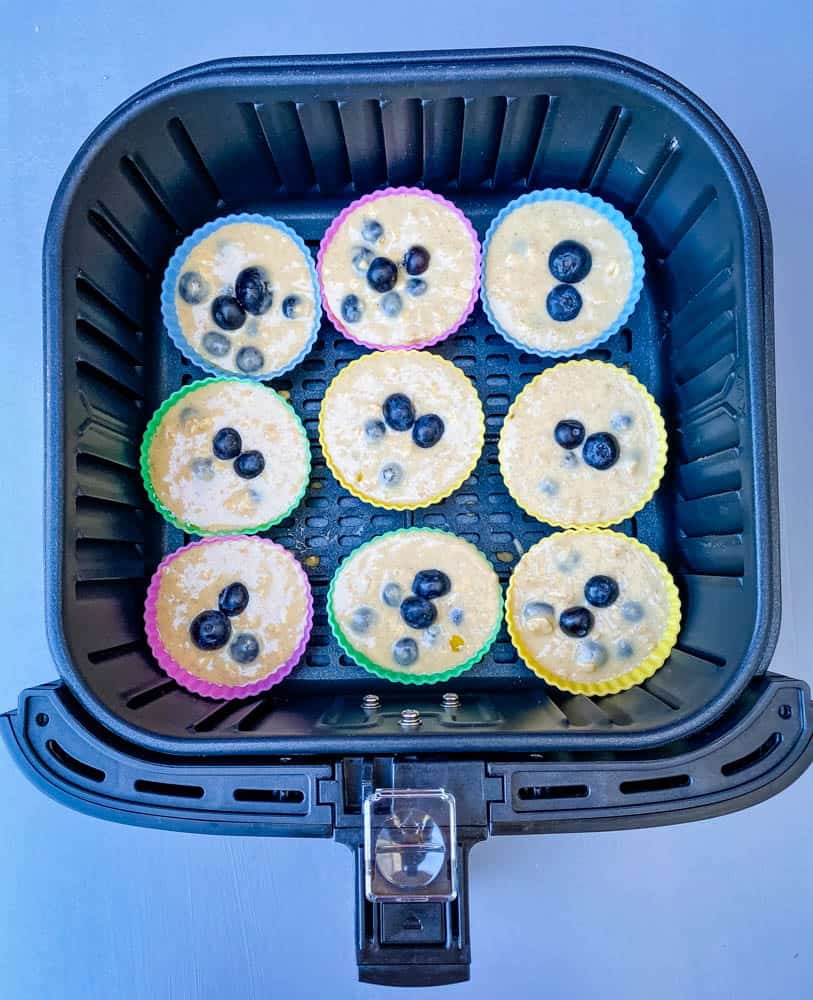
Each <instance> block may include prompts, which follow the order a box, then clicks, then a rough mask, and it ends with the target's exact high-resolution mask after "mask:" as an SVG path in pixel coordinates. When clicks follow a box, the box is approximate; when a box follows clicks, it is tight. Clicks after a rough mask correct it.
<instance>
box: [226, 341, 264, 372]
mask: <svg viewBox="0 0 813 1000" xmlns="http://www.w3.org/2000/svg"><path fill="white" fill-rule="evenodd" d="M234 360H235V361H236V362H237V367H238V368H239V369H240V371H241V372H245V373H246V374H247V375H250V374H253V373H254V372H258V371H259V370H260V369H261V368H262V367H263V365H264V364H265V358H264V357H263V352H262V351H260V350H258V349H257V348H256V347H241V348H240V350H239V351H238V352H237V357H236V358H235V359H234Z"/></svg>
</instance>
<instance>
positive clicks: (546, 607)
mask: <svg viewBox="0 0 813 1000" xmlns="http://www.w3.org/2000/svg"><path fill="white" fill-rule="evenodd" d="M618 593H619V591H618V584H617V582H616V581H615V580H614V579H613V578H612V577H611V576H604V575H602V574H598V575H596V576H591V577H590V579H589V580H588V581H587V583H585V585H584V599H585V601H586V602H587V603H588V604H589V605H590V606H591V607H594V608H609V607H610V605H611V604H615V602H616V601H617V600H618ZM522 614H523V617H524V618H525V619H526V621H529V622H532V621H533V620H534V619H540V618H545V619H547V620H548V621H549V622H551V623H552V622H553V620H554V618H555V612H554V609H553V605H551V604H548V603H546V602H545V601H528V602H527V603H526V604H525V607H524V608H523V609H522ZM621 616H622V617H623V618H624V620H625V621H628V622H631V623H634V622H639V621H641V619H642V618H643V617H644V609H643V606H642V605H641V604H639V603H638V601H625V602H624V604H622V605H621ZM594 624H595V616H594V615H593V612H592V611H591V610H590V608H586V607H584V606H583V605H576V606H575V607H572V608H565V610H564V611H562V612H561V614H560V615H559V628H560V629H561V630H562V632H564V634H565V635H567V636H570V637H571V638H572V639H585V640H586V641H585V642H582V643H580V644H579V648H578V650H577V653H576V662H577V663H578V664H579V665H580V666H591V667H600V666H603V665H604V664H605V663H606V662H607V657H608V653H607V648H606V646H604V645H603V644H602V643H600V642H596V641H595V640H594V639H587V636H588V635H589V634H590V632H591V630H592V628H593V626H594ZM615 653H616V655H617V656H618V657H619V658H621V659H628V658H629V657H630V656H632V653H633V647H632V643H631V642H629V641H628V640H627V639H619V640H618V642H617V643H616V645H615Z"/></svg>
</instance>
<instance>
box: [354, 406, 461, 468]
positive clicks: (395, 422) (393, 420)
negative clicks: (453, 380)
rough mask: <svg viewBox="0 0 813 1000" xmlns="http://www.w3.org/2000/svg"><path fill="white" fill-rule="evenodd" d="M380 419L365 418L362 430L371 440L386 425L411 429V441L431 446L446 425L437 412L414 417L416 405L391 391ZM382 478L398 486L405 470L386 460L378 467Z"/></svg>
mask: <svg viewBox="0 0 813 1000" xmlns="http://www.w3.org/2000/svg"><path fill="white" fill-rule="evenodd" d="M381 412H382V415H383V417H384V419H383V420H375V419H372V420H368V421H367V422H366V423H365V425H364V433H365V435H366V436H367V438H368V439H369V440H370V441H380V440H381V438H383V437H384V435H385V434H386V433H387V428H388V427H389V429H390V430H392V431H408V430H411V431H412V440H413V441H414V442H415V444H416V445H417V446H418V447H419V448H433V447H434V446H435V445H436V444H437V443H438V441H440V439H441V438H442V437H443V432H444V431H445V430H446V425H445V424H444V423H443V420H442V419H441V418H440V417H439V416H438V415H437V413H425V414H424V415H423V416H421V417H417V418H416V416H415V407H414V406H413V404H412V400H411V399H410V398H409V396H405V395H404V394H403V393H402V392H394V393H393V394H392V395H391V396H387V398H386V399H385V400H384V402H383V404H382V406H381ZM380 475H381V481H382V482H383V483H384V484H385V485H386V486H397V485H398V484H399V483H400V482H401V481H402V479H403V477H404V470H403V469H402V468H401V466H400V465H399V464H398V463H397V462H387V464H386V465H384V466H383V467H382V469H381V473H380Z"/></svg>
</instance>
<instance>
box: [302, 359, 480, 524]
mask: <svg viewBox="0 0 813 1000" xmlns="http://www.w3.org/2000/svg"><path fill="white" fill-rule="evenodd" d="M484 438H485V421H484V417H483V407H482V404H481V403H480V397H479V396H478V395H477V390H476V389H475V388H474V386H473V385H472V383H471V381H470V380H469V379H468V378H467V376H466V375H465V373H464V372H462V371H461V370H460V369H459V368H458V367H457V366H456V365H453V364H452V362H451V361H446V360H445V359H444V358H439V357H438V356H437V355H435V354H432V353H431V352H428V351H376V352H375V353H373V354H366V355H364V356H363V357H361V358H358V359H357V360H356V361H353V362H351V363H350V364H349V365H348V366H347V367H346V368H344V369H342V371H340V372H339V374H338V375H337V376H336V377H335V378H334V379H333V381H332V382H331V384H330V385H329V386H328V389H327V391H326V392H325V396H324V399H323V401H322V407H321V410H320V412H319V441H320V444H321V446H322V451H323V453H324V456H325V461H326V462H327V464H328V466H329V468H330V470H331V472H332V473H333V475H334V476H335V477H336V478H337V479H338V481H339V482H340V483H341V484H342V486H344V487H345V489H347V490H349V491H350V492H351V493H352V494H353V495H354V496H357V497H359V499H361V500H365V501H366V502H367V503H371V504H375V505H376V506H378V507H386V508H388V509H391V510H413V509H415V508H418V507H426V506H428V505H429V504H433V503H436V502H437V501H438V500H441V499H443V498H444V497H446V496H449V494H450V493H452V492H454V490H456V489H458V487H460V486H461V485H462V484H463V482H465V480H466V479H467V478H468V476H469V475H471V472H472V471H473V469H474V467H475V465H476V464H477V460H478V458H479V456H480V452H481V451H482V447H483V441H484Z"/></svg>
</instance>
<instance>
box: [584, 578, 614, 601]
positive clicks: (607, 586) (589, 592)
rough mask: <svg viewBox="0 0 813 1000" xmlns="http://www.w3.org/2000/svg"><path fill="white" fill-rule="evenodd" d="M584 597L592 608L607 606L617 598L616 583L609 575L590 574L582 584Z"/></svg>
mask: <svg viewBox="0 0 813 1000" xmlns="http://www.w3.org/2000/svg"><path fill="white" fill-rule="evenodd" d="M584 597H585V600H586V601H587V603H588V604H592V605H593V607H594V608H609V606H610V605H611V604H613V603H614V602H615V601H616V599H617V598H618V584H617V583H616V582H615V580H613V578H612V577H611V576H591V577H590V579H589V580H588V581H587V583H586V584H585V585H584Z"/></svg>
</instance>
